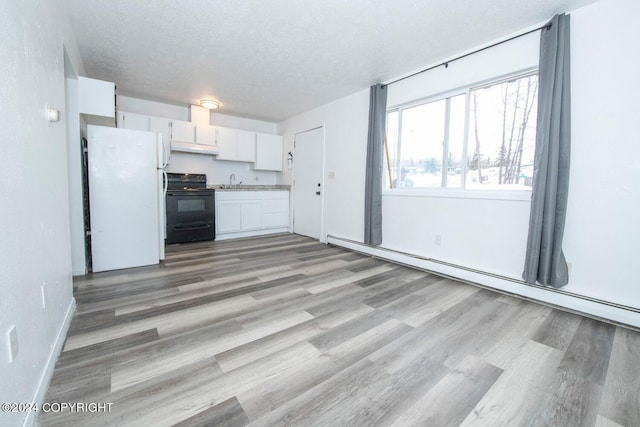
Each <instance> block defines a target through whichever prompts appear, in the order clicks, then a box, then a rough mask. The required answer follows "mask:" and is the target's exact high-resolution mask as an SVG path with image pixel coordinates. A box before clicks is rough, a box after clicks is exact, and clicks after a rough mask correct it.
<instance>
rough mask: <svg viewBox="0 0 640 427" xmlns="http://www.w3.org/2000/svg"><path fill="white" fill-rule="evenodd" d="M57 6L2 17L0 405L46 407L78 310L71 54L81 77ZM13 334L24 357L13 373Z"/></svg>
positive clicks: (6, 8) (23, 5) (18, 416)
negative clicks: (68, 103)
mask: <svg viewBox="0 0 640 427" xmlns="http://www.w3.org/2000/svg"><path fill="white" fill-rule="evenodd" d="M58 6H59V5H58V4H57V3H55V2H24V1H19V0H5V1H3V2H2V6H1V7H0V80H1V81H2V85H1V86H0V87H1V89H0V141H1V144H2V154H3V174H2V176H3V179H2V180H0V206H2V209H1V210H0V246H1V247H0V253H1V254H2V256H0V295H1V296H2V297H1V298H0V338H1V339H0V378H2V380H1V384H2V386H0V402H32V401H34V400H41V399H43V398H44V392H45V391H46V386H47V383H48V381H49V378H50V375H51V373H52V370H53V367H54V364H55V358H56V357H57V353H58V351H59V349H60V346H61V345H62V342H63V340H64V334H65V332H66V327H67V326H68V324H67V323H65V322H66V321H67V320H68V319H70V316H71V314H72V310H73V306H74V305H73V295H72V281H71V249H70V240H69V210H68V203H69V198H68V185H67V151H66V135H65V114H66V112H65V89H64V87H65V86H64V85H65V83H64V81H65V76H64V55H63V51H64V49H66V50H67V51H68V52H69V57H70V59H71V62H72V63H73V64H74V66H75V67H76V69H82V64H81V63H80V62H78V61H79V55H78V53H77V48H76V45H75V41H74V40H73V38H72V36H71V35H70V32H69V31H68V26H67V25H66V17H65V16H64V14H63V12H61V10H60V8H59V7H58ZM63 45H64V46H63ZM47 103H48V104H49V105H51V106H52V107H54V108H57V109H59V110H60V111H61V116H62V119H61V121H60V122H57V123H49V122H47V120H46V119H45V114H44V112H45V104H47ZM43 284H44V285H46V301H47V305H46V308H43V307H42V302H41V301H42V295H41V286H42V285H43ZM11 325H16V328H17V335H18V354H17V358H16V359H15V360H14V361H13V362H12V363H9V362H8V355H7V353H8V348H7V343H6V339H5V333H6V331H7V329H8V328H9V327H10V326H11ZM34 415H35V414H34V413H31V414H30V417H33V416H34ZM26 416H27V414H25V413H11V414H8V413H0V425H20V424H22V423H23V422H24V421H25V417H26ZM32 420H33V418H31V421H32Z"/></svg>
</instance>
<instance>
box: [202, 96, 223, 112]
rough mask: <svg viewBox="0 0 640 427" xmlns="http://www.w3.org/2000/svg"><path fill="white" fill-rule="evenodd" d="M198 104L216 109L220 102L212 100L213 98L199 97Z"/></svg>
mask: <svg viewBox="0 0 640 427" xmlns="http://www.w3.org/2000/svg"><path fill="white" fill-rule="evenodd" d="M200 105H201V106H202V107H204V108H208V109H209V110H216V109H218V108H220V103H219V102H218V101H214V100H213V99H201V100H200Z"/></svg>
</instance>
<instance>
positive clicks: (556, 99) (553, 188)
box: [522, 14, 571, 287]
mask: <svg viewBox="0 0 640 427" xmlns="http://www.w3.org/2000/svg"><path fill="white" fill-rule="evenodd" d="M569 71H570V70H569V16H566V15H564V14H562V15H556V16H555V17H554V18H553V19H552V20H551V22H550V26H548V27H546V28H543V29H542V32H541V35H540V64H539V76H538V81H539V83H538V122H537V131H536V132H537V134H536V154H535V160H534V177H533V192H532V195H531V214H530V217H529V237H528V240H527V255H526V259H525V266H524V273H523V275H522V277H523V279H524V280H525V281H526V282H527V283H531V284H533V283H536V281H537V282H539V283H540V284H542V285H549V286H553V287H561V286H564V285H566V284H567V282H568V281H569V274H568V268H567V262H566V260H565V257H564V254H563V253H562V236H563V234H564V224H565V217H566V212H567V193H568V188H569V157H570V151H571V150H570V142H571V94H570V77H569V76H570V72H569Z"/></svg>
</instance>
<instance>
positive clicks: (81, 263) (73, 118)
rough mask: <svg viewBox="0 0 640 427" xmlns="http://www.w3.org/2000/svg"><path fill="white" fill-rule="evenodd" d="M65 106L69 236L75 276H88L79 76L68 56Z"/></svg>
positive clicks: (66, 61) (65, 69) (65, 64)
mask: <svg viewBox="0 0 640 427" xmlns="http://www.w3.org/2000/svg"><path fill="white" fill-rule="evenodd" d="M64 59H65V61H64V71H65V106H66V111H65V113H66V114H65V115H64V120H65V125H66V129H67V179H68V180H69V181H68V182H69V228H70V229H69V233H70V238H71V267H72V273H73V275H74V276H80V275H83V274H85V273H86V272H87V271H86V264H87V260H86V254H85V245H84V239H85V230H84V196H83V192H82V161H83V158H82V149H81V145H80V141H81V137H80V107H79V84H78V76H77V74H76V72H75V70H74V68H73V64H71V61H70V60H69V57H68V55H67V54H66V53H65V58H64Z"/></svg>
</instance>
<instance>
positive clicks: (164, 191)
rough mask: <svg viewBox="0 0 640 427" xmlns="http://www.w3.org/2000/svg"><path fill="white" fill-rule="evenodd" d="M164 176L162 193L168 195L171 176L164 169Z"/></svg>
mask: <svg viewBox="0 0 640 427" xmlns="http://www.w3.org/2000/svg"><path fill="white" fill-rule="evenodd" d="M162 176H163V177H164V179H163V180H162V187H163V188H162V194H163V195H164V196H165V197H166V196H167V189H168V188H169V177H168V176H167V172H166V171H165V170H164V169H163V170H162Z"/></svg>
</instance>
